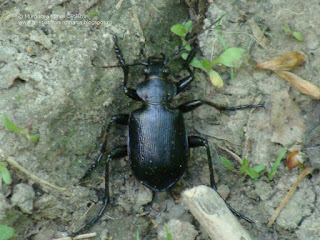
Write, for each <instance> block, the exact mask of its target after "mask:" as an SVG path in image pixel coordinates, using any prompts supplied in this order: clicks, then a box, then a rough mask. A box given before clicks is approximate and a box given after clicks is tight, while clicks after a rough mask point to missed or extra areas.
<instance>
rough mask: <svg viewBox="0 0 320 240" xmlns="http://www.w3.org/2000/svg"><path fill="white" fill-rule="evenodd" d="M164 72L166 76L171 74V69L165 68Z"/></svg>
mask: <svg viewBox="0 0 320 240" xmlns="http://www.w3.org/2000/svg"><path fill="white" fill-rule="evenodd" d="M162 72H163V73H165V74H169V72H170V69H169V68H164V69H163V70H162Z"/></svg>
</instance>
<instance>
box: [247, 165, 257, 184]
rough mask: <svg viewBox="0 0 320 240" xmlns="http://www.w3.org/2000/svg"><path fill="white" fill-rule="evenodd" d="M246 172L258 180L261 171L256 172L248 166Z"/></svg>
mask: <svg viewBox="0 0 320 240" xmlns="http://www.w3.org/2000/svg"><path fill="white" fill-rule="evenodd" d="M246 173H247V174H248V175H249V176H250V177H251V178H252V179H253V180H254V181H257V180H258V178H259V176H260V175H259V173H258V172H256V171H255V170H254V169H253V168H248V169H247V170H246Z"/></svg>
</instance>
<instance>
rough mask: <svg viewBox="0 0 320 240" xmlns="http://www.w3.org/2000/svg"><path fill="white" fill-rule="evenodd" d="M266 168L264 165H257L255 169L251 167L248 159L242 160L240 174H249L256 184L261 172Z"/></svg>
mask: <svg viewBox="0 0 320 240" xmlns="http://www.w3.org/2000/svg"><path fill="white" fill-rule="evenodd" d="M265 168H266V166H264V165H256V166H253V167H249V162H248V160H247V159H246V158H244V159H242V166H241V169H240V174H247V175H248V176H249V177H251V178H252V179H253V180H254V181H255V182H256V181H257V180H258V178H259V177H260V172H261V171H263V170H264V169H265Z"/></svg>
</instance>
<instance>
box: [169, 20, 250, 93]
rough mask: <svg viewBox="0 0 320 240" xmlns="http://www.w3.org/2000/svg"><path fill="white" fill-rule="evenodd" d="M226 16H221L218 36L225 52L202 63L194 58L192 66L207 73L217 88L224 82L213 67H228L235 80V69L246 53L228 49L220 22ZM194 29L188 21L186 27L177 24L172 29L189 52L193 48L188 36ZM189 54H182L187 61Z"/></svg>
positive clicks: (218, 23) (240, 50) (234, 48)
mask: <svg viewBox="0 0 320 240" xmlns="http://www.w3.org/2000/svg"><path fill="white" fill-rule="evenodd" d="M224 16H225V15H223V16H221V17H220V19H219V20H218V21H217V26H216V30H217V35H218V38H219V40H220V43H221V44H222V46H223V48H224V52H223V53H222V54H221V55H220V56H219V57H217V58H215V59H213V60H206V59H202V60H201V61H200V60H199V59H197V58H193V59H192V61H191V63H190V65H191V66H194V67H195V68H200V69H202V70H203V71H204V72H206V73H207V75H208V76H209V78H210V81H211V83H212V84H213V85H214V86H216V87H223V81H222V78H221V76H220V74H219V73H218V72H216V71H214V70H213V69H212V67H213V66H214V65H216V64H223V65H225V66H226V67H230V68H231V78H232V79H234V73H233V68H237V67H239V65H240V60H241V58H242V55H243V53H244V51H245V50H244V49H243V48H236V47H232V48H228V46H227V44H226V43H225V41H224V39H223V38H222V36H221V34H220V32H221V26H220V21H221V19H222V18H223V17H224ZM191 27H192V21H188V22H187V23H186V24H185V25H182V24H176V25H174V26H172V27H171V31H172V32H173V33H174V34H176V35H178V36H179V37H181V39H182V44H183V46H185V49H186V50H187V51H191V46H190V45H189V44H188V42H187V41H186V39H185V38H186V36H187V34H188V33H189V32H190V30H191ZM187 56H188V54H187V53H184V54H182V58H184V59H187Z"/></svg>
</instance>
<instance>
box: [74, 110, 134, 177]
mask: <svg viewBox="0 0 320 240" xmlns="http://www.w3.org/2000/svg"><path fill="white" fill-rule="evenodd" d="M128 121H129V114H118V115H114V116H112V117H111V120H110V121H109V124H108V126H107V128H106V132H105V134H104V136H103V142H102V145H101V148H100V151H99V156H98V158H97V160H96V161H95V162H94V163H93V164H92V165H91V166H90V168H89V169H88V170H87V171H86V173H85V174H84V175H83V177H82V178H81V179H80V182H82V181H83V180H84V179H85V178H86V177H88V176H89V175H90V173H91V172H92V170H93V169H95V168H96V166H97V165H98V163H99V162H100V161H101V159H102V157H103V154H104V153H105V151H106V147H107V136H108V135H109V132H110V128H111V125H112V124H113V123H117V124H120V125H128Z"/></svg>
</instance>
